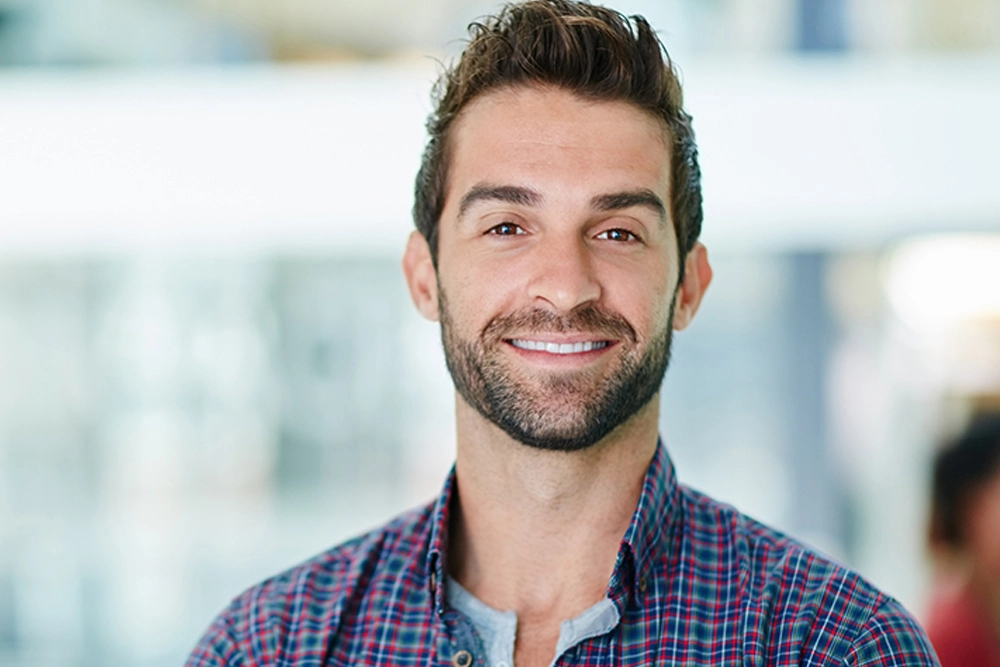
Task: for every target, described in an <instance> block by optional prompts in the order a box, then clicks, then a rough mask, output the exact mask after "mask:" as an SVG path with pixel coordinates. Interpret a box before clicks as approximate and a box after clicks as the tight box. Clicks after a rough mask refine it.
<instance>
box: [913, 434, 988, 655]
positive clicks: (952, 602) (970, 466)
mask: <svg viewBox="0 0 1000 667" xmlns="http://www.w3.org/2000/svg"><path fill="white" fill-rule="evenodd" d="M931 517H932V518H931V531H930V541H931V549H932V552H933V553H934V556H935V561H936V563H935V565H936V572H935V575H936V576H935V591H934V595H933V598H932V602H931V607H930V613H929V614H928V620H927V632H928V634H929V635H930V638H931V642H932V643H933V644H934V648H935V649H936V650H937V652H938V655H939V656H940V659H941V664H942V665H943V667H966V666H970V665H975V666H976V667H1000V414H990V415H987V416H983V417H980V418H979V419H977V420H975V421H974V422H973V423H972V425H971V426H970V427H969V428H968V430H967V431H966V432H965V433H964V434H962V435H961V436H960V437H959V438H958V439H957V440H956V441H955V442H954V443H952V444H951V445H950V446H948V447H947V448H945V449H944V450H942V451H941V453H940V454H938V456H937V458H936V460H935V462H934V481H933V508H932V514H931Z"/></svg>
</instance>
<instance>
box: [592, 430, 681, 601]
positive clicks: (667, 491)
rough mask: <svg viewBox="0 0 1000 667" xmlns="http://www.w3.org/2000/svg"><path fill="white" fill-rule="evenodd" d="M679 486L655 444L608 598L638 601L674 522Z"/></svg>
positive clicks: (662, 449) (666, 458)
mask: <svg viewBox="0 0 1000 667" xmlns="http://www.w3.org/2000/svg"><path fill="white" fill-rule="evenodd" d="M679 506H680V487H678V485H677V475H676V471H675V470H674V464H673V461H671V460H670V455H669V454H668V453H667V448H666V447H664V446H663V442H662V441H657V443H656V452H655V453H654V454H653V460H652V461H650V463H649V468H647V469H646V477H645V478H644V479H643V482H642V493H641V494H640V495H639V502H638V504H637V505H636V508H635V512H634V513H633V514H632V520H631V521H630V522H629V526H628V528H627V529H626V530H625V536H624V537H622V541H621V546H620V547H619V549H618V558H617V560H616V561H615V569H614V572H613V573H612V575H611V580H610V581H609V582H608V597H610V598H612V599H615V598H618V597H620V596H621V595H623V594H624V595H626V596H627V597H628V599H631V600H636V599H638V598H639V597H640V596H641V595H642V594H643V593H644V592H645V589H646V581H647V578H648V577H650V576H652V574H653V565H654V563H655V562H656V561H657V556H659V555H660V554H661V553H662V552H663V550H664V549H665V548H666V545H667V544H668V543H669V535H670V533H672V531H673V527H674V526H675V525H676V523H677V516H678V508H679Z"/></svg>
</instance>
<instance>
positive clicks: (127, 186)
mask: <svg viewBox="0 0 1000 667" xmlns="http://www.w3.org/2000/svg"><path fill="white" fill-rule="evenodd" d="M614 6H615V7H616V8H617V9H620V10H622V11H625V12H626V13H642V14H644V15H645V16H646V17H647V18H649V19H650V21H651V22H652V23H653V24H654V26H655V27H657V28H658V29H659V30H660V31H661V34H662V37H663V39H664V41H665V43H666V45H667V47H668V49H669V50H670V52H671V55H672V56H673V58H674V59H675V61H676V62H677V64H678V66H679V68H680V70H681V72H682V74H683V80H684V81H685V85H686V96H687V106H688V108H689V110H690V111H691V113H692V114H693V115H694V118H695V127H696V130H697V132H698V134H699V139H700V146H701V153H702V165H703V171H704V190H705V200H706V206H705V211H706V222H705V233H704V240H705V242H706V244H707V245H708V247H709V250H710V252H711V256H712V259H713V261H714V265H715V269H716V278H715V282H714V283H713V285H712V289H711V291H710V292H709V294H708V297H707V299H706V301H705V303H704V306H703V309H702V312H701V314H700V315H699V318H698V319H697V320H696V322H695V323H694V326H693V327H691V328H690V329H689V330H687V331H685V332H684V333H683V334H681V335H680V336H679V337H678V338H677V339H676V342H675V351H674V357H673V358H674V361H673V363H672V366H671V369H670V370H669V371H668V374H667V380H666V383H665V386H664V392H663V410H662V415H663V416H662V432H663V434H664V438H665V440H666V442H667V445H668V447H669V448H670V451H671V452H672V455H673V456H674V458H675V461H676V463H677V466H678V469H679V474H680V477H681V479H682V481H686V482H688V483H690V484H692V485H694V486H696V487H698V488H700V489H703V490H705V491H707V492H708V493H710V494H713V495H715V496H717V497H720V498H722V499H724V500H727V501H731V502H733V503H735V504H737V505H738V506H739V507H740V508H741V509H743V510H744V511H746V512H748V513H750V514H752V515H755V516H757V517H759V518H761V519H763V520H765V521H767V522H770V523H772V524H774V525H777V526H778V527H780V528H782V529H786V530H788V531H791V532H793V533H794V534H796V535H798V536H801V537H802V538H803V539H805V540H807V541H809V542H811V543H812V544H814V545H816V546H818V547H820V548H822V549H823V550H825V551H827V552H828V553H830V554H832V555H834V556H835V557H837V558H839V559H841V560H843V561H845V562H847V563H848V564H850V565H852V566H853V567H855V568H857V569H859V570H860V571H861V572H862V573H863V574H865V575H866V576H868V577H870V578H871V579H873V580H874V581H875V582H876V583H877V584H879V585H880V586H882V587H884V588H885V589H887V590H888V591H889V592H890V593H892V594H894V595H896V596H897V597H899V598H900V599H901V600H902V601H903V602H904V603H905V604H907V605H908V606H909V607H910V608H911V609H913V610H914V611H915V613H917V614H918V615H922V614H923V613H924V608H925V605H926V602H927V596H928V590H929V586H930V581H931V575H930V565H929V560H928V557H927V555H926V554H927V550H926V546H925V545H926V530H927V529H926V526H927V514H928V507H929V475H930V473H929V465H930V461H931V458H932V456H933V453H934V451H935V447H937V443H939V442H941V441H942V439H944V438H946V437H948V436H950V435H951V434H953V433H954V432H956V431H957V430H958V429H959V428H961V427H962V425H963V424H964V422H965V420H967V419H968V418H969V417H970V415H972V414H974V413H975V412H977V411H982V410H990V409H997V408H1000V186H998V182H1000V157H998V156H1000V128H998V119H1000V0H879V1H878V2H870V1H868V0H619V1H618V2H616V3H614ZM496 7H497V5H496V4H494V3H492V2H483V1H480V0H405V1H404V0H368V1H366V2H361V1H360V0H358V1H347V0H325V1H318V0H0V664H2V665H5V666H10V667H26V666H31V667H36V666H42V665H60V666H81V667H83V666H91V665H93V666H98V665H100V666H111V667H114V666H119V665H121V666H125V665H129V666H150V667H153V666H160V665H163V666H166V665H178V664H181V663H182V662H183V660H184V657H185V656H186V654H187V652H188V651H189V650H190V648H191V647H192V646H193V644H194V643H195V641H196V640H197V638H198V636H199V635H200V633H201V632H202V631H203V630H204V628H205V627H206V626H207V624H208V623H209V622H210V620H211V619H212V617H213V616H214V614H215V613H217V612H218V611H219V610H220V609H221V608H222V607H223V606H224V605H225V604H226V603H227V602H228V601H229V600H230V599H231V598H232V597H234V596H235V595H236V594H238V593H239V592H240V591H241V590H243V589H244V588H246V587H248V586H250V585H252V584H253V583H255V582H257V581H259V580H260V579H262V578H264V577H266V576H268V575H270V574H273V573H275V572H277V571H279V570H282V569H284V568H286V567H288V566H290V565H292V564H294V563H297V562H299V561H301V560H303V559H305V558H307V557H309V556H311V555H313V554H315V553H317V552H319V551H321V550H323V549H326V548H328V547H330V546H331V545H333V544H335V543H336V542H338V541H340V540H342V539H344V538H347V537H349V536H352V535H354V534H356V533H358V532H360V531H362V530H365V529H368V528H371V527H373V526H375V525H377V524H380V523H381V522H383V521H384V520H386V519H387V518H389V517H390V516H391V515H393V514H395V513H397V512H399V511H402V510H404V509H406V508H408V507H411V506H413V505H416V504H418V503H422V502H425V501H427V500H429V499H430V498H431V497H433V496H434V495H435V494H436V493H437V490H438V488H439V485H440V483H441V481H442V480H443V478H444V476H445V474H446V472H447V470H448V468H449V466H450V464H451V460H452V456H453V442H454V434H453V425H452V410H453V408H452V394H451V386H450V381H449V379H448V377H447V374H446V371H445V368H444V362H443V355H442V353H441V351H440V344H439V342H438V332H437V329H436V327H435V326H434V325H432V324H429V323H426V322H424V321H422V320H421V319H420V318H419V317H418V316H417V315H416V313H415V312H414V310H413V308H412V306H411V304H410V303H409V299H408V297H407V295H406V292H405V287H404V284H403V279H402V276H401V272H400V270H399V257H400V255H401V252H402V249H403V246H404V243H405V239H406V235H407V233H408V231H409V229H410V228H411V224H412V223H411V221H410V217H409V208H410V205H411V192H412V183H413V177H414V175H415V173H416V169H417V165H418V159H419V155H420V152H421V150H422V146H423V141H424V131H423V122H424V119H425V117H426V114H427V113H428V111H429V110H430V101H429V90H430V86H431V83H432V81H433V80H434V78H435V76H436V74H437V72H438V71H439V69H440V63H441V62H447V61H448V59H449V58H451V57H453V56H454V55H455V54H457V53H458V52H459V51H460V50H461V48H462V44H463V41H462V40H463V38H464V36H465V26H466V25H467V24H468V23H469V22H470V21H472V20H474V19H476V18H477V17H479V16H482V15H484V14H486V13H488V12H490V11H492V10H494V9H495V8H496Z"/></svg>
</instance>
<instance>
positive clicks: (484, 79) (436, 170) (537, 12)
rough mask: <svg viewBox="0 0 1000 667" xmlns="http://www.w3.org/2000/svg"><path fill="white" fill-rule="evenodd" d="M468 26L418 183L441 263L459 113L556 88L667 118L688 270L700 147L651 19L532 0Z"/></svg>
mask: <svg viewBox="0 0 1000 667" xmlns="http://www.w3.org/2000/svg"><path fill="white" fill-rule="evenodd" d="M469 33H470V40H469V43H468V45H467V46H466V48H465V51H464V52H463V53H462V55H461V57H460V58H459V60H458V62H457V63H455V64H454V65H453V66H451V67H450V68H448V69H446V70H445V72H444V73H443V74H442V75H441V77H440V78H439V79H438V81H437V83H436V84H435V86H434V92H433V98H434V102H435V109H434V111H433V112H432V113H431V115H430V116H429V118H428V119H427V131H428V133H429V134H430V139H429V140H428V142H427V147H426V148H425V150H424V155H423V161H422V163H421V166H420V171H419V172H418V174H417V180H416V196H415V201H414V205H413V218H414V222H415V223H416V226H417V229H418V230H419V231H420V233H421V234H423V236H424V238H426V239H427V242H428V245H429V246H430V248H431V256H432V258H433V259H434V262H435V265H436V263H437V241H438V222H439V220H440V218H441V211H442V209H443V208H444V200H445V193H446V190H447V187H448V163H449V150H450V147H449V137H450V132H451V128H452V126H453V125H454V123H455V120H456V119H457V118H458V117H459V114H461V112H462V110H463V109H464V108H465V107H466V106H467V105H468V104H469V103H470V102H472V101H473V100H475V99H476V98H477V97H479V96H481V95H483V94H485V93H487V92H490V91H493V90H498V89H503V88H512V87H517V86H531V85H550V86H556V87H559V88H562V89H565V90H567V91H570V92H572V93H573V94H575V95H578V96H579V97H581V98H583V99H586V100H594V101H622V102H628V103H631V104H633V105H635V106H636V107H638V108H640V109H643V110H645V111H647V112H648V113H650V114H652V115H653V116H654V117H656V118H660V119H662V120H663V121H664V123H665V124H666V129H667V131H668V133H669V141H668V143H669V145H670V160H671V179H670V180H671V186H670V187H671V196H670V203H669V208H670V213H671V218H672V220H673V221H674V227H675V232H676V234H677V245H678V251H679V254H680V258H681V276H682V277H683V268H684V262H683V259H684V257H685V256H686V255H687V253H688V252H689V251H690V250H691V248H692V247H693V246H694V243H695V241H697V240H698V235H699V234H700V233H701V222H702V207H701V171H700V169H699V167H698V148H697V145H696V144H695V139H694V131H693V130H692V128H691V116H689V115H688V114H687V113H686V112H685V111H684V110H683V108H682V104H683V96H682V92H681V85H680V82H679V80H678V77H677V73H676V72H675V71H674V68H673V64H672V63H671V61H670V57H669V56H668V55H667V52H666V49H665V48H664V47H663V44H662V43H661V42H660V40H659V38H658V37H657V36H656V33H654V32H653V29H652V28H651V27H650V26H649V23H647V22H646V20H645V19H644V18H642V17H641V16H632V17H631V18H629V17H626V16H624V15H622V14H621V13H619V12H616V11H614V10H611V9H607V8H605V7H599V6H596V5H591V4H587V3H585V2H574V1H573V0H529V1H528V2H524V3H520V4H509V5H506V6H505V7H504V8H503V9H501V10H500V12H499V13H497V14H496V15H494V16H491V17H488V18H486V19H484V20H483V21H482V22H480V23H473V24H472V25H470V26H469Z"/></svg>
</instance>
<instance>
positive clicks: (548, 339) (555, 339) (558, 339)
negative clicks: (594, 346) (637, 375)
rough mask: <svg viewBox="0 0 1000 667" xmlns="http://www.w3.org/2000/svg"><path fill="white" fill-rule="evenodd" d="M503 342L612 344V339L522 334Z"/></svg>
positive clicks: (506, 338)
mask: <svg viewBox="0 0 1000 667" xmlns="http://www.w3.org/2000/svg"><path fill="white" fill-rule="evenodd" d="M503 339H504V340H506V341H511V340H530V341H532V342H538V343H558V344H560V345H564V344H566V343H611V342H614V340H613V339H611V338H607V337H605V336H599V335H597V336H595V335H585V334H575V335H574V334H571V335H563V336H559V335H553V334H522V335H517V336H504V337H503Z"/></svg>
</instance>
